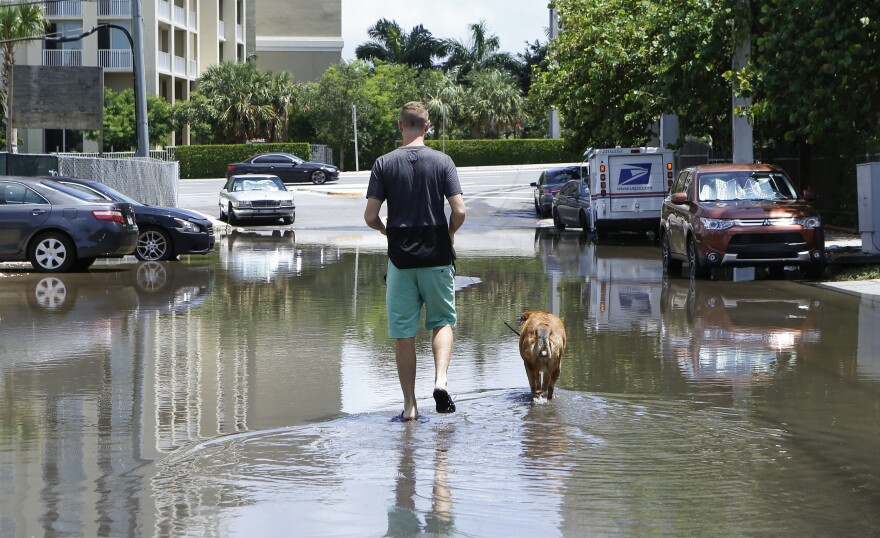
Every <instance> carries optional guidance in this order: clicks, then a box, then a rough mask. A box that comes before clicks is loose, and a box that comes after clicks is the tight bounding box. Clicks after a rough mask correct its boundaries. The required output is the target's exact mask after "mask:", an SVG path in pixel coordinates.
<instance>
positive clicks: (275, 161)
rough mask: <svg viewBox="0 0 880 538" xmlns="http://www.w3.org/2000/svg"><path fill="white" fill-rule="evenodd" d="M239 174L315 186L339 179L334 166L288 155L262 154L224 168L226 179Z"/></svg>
mask: <svg viewBox="0 0 880 538" xmlns="http://www.w3.org/2000/svg"><path fill="white" fill-rule="evenodd" d="M241 174H270V175H273V176H278V177H279V178H281V181H283V182H284V183H296V182H302V181H311V182H312V183H314V184H315V185H321V184H322V183H325V182H327V181H336V180H337V179H339V169H338V168H336V167H335V166H333V165H329V164H324V163H313V162H308V161H304V160H302V159H300V158H299V157H297V156H296V155H293V154H290V153H263V154H262V155H254V156H253V157H251V158H250V159H247V160H246V161H244V162H241V163H234V164H230V165H227V166H226V179H229V178H230V177H231V176H236V175H241Z"/></svg>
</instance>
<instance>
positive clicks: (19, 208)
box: [0, 176, 138, 273]
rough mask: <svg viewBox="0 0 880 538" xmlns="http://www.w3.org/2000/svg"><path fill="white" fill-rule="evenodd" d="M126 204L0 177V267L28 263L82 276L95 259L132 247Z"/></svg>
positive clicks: (133, 232) (40, 181) (134, 242)
mask: <svg viewBox="0 0 880 538" xmlns="http://www.w3.org/2000/svg"><path fill="white" fill-rule="evenodd" d="M137 237H138V228H137V225H136V224H135V219H134V211H133V209H132V207H131V204H130V203H128V202H116V201H110V200H107V199H105V198H99V197H97V196H93V195H89V194H86V193H83V192H80V191H76V190H73V189H71V188H69V187H67V186H65V185H63V184H61V183H57V182H54V181H51V180H48V179H38V178H26V177H15V176H0V261H30V262H31V265H33V266H34V269H36V270H37V271H41V272H45V273H58V272H63V271H84V270H86V269H88V268H89V267H91V265H92V263H94V261H95V259H96V258H118V257H122V256H124V255H126V254H131V253H132V252H133V251H134V249H135V246H137Z"/></svg>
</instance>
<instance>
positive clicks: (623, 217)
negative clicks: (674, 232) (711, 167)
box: [584, 147, 675, 237]
mask: <svg viewBox="0 0 880 538" xmlns="http://www.w3.org/2000/svg"><path fill="white" fill-rule="evenodd" d="M674 158H675V152H674V151H672V150H666V149H661V148H649V147H645V148H609V149H593V148H590V149H588V150H587V151H586V152H584V164H586V165H588V167H589V177H590V179H589V181H590V223H589V224H590V227H591V228H593V230H594V231H595V232H596V235H597V236H599V237H602V236H603V235H604V234H605V233H607V232H609V231H620V230H642V231H647V230H650V231H654V232H656V231H657V229H658V227H659V226H660V206H661V205H662V204H663V198H665V197H666V194H667V192H668V191H669V187H670V185H671V184H672V179H673V178H674V177H675V169H674V168H675V161H674Z"/></svg>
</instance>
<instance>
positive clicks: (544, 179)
mask: <svg viewBox="0 0 880 538" xmlns="http://www.w3.org/2000/svg"><path fill="white" fill-rule="evenodd" d="M585 177H587V168H586V167H585V166H566V167H563V168H551V169H549V170H545V171H543V172H541V176H540V177H539V178H538V181H535V182H532V183H530V185H531V186H532V187H534V188H535V212H536V213H537V214H538V216H539V217H540V218H542V219H545V218H547V217H549V216H550V215H551V212H552V210H553V197H554V196H556V193H557V192H559V189H561V188H562V186H563V185H565V182H566V181H570V180H572V179H581V178H585Z"/></svg>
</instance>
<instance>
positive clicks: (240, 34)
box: [235, 24, 244, 43]
mask: <svg viewBox="0 0 880 538" xmlns="http://www.w3.org/2000/svg"><path fill="white" fill-rule="evenodd" d="M235 41H236V42H237V43H244V26H242V25H240V24H236V25H235Z"/></svg>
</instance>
